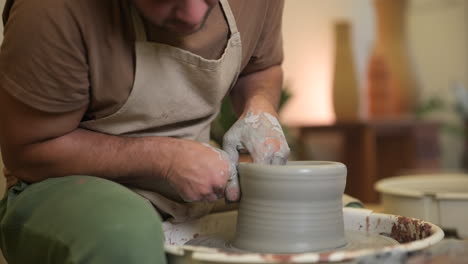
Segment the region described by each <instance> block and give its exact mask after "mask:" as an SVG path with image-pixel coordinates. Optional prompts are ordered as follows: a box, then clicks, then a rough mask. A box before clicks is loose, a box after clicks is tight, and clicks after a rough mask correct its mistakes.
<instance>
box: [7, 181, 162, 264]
mask: <svg viewBox="0 0 468 264" xmlns="http://www.w3.org/2000/svg"><path fill="white" fill-rule="evenodd" d="M9 204H10V205H11V206H10V207H11V208H7V214H6V215H5V216H4V218H3V219H2V231H3V236H4V237H3V239H5V240H6V241H8V240H10V239H13V240H16V242H15V243H11V244H10V243H8V242H6V245H5V249H6V253H7V256H8V258H9V259H12V260H20V259H21V262H20V261H18V262H16V261H15V262H11V263H38V262H37V261H36V262H27V259H24V256H21V255H25V253H26V252H27V251H28V250H27V248H31V247H37V248H41V250H42V251H43V252H44V253H41V252H36V254H37V256H36V257H38V258H41V259H43V258H44V257H48V258H50V257H52V256H56V257H58V258H61V259H60V260H59V262H60V261H63V260H64V259H63V258H65V257H66V258H67V259H68V260H70V261H69V262H63V263H163V262H164V252H163V233H162V228H161V220H160V218H159V215H158V214H157V213H156V211H155V210H154V209H153V208H152V206H151V205H150V204H149V203H148V202H146V201H145V200H144V199H142V198H141V197H139V196H138V195H136V194H134V193H133V192H132V191H130V190H129V189H127V188H125V187H123V186H121V185H119V184H116V183H114V182H110V181H107V180H103V179H99V178H95V177H89V176H70V177H64V178H60V179H50V180H47V181H44V182H42V183H38V184H37V185H36V184H33V185H31V186H29V187H27V188H26V189H25V190H24V191H23V192H22V193H21V194H20V195H19V196H18V197H17V198H16V200H15V201H13V202H11V203H9ZM18 219H21V221H19V222H18ZM7 230H8V231H7ZM5 231H6V232H5ZM13 240H12V241H13ZM8 244H10V245H8ZM23 250H24V252H22V251H23ZM12 253H13V254H12ZM51 253H52V254H51ZM44 254H48V256H44ZM84 260H86V261H84ZM25 261H26V262H25ZM155 261H156V262H155ZM39 262H41V263H50V262H44V261H39ZM54 263H55V262H54Z"/></svg>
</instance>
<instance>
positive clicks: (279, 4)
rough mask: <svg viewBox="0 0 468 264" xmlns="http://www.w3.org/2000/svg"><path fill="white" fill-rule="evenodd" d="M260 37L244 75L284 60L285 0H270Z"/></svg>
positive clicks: (278, 63)
mask: <svg viewBox="0 0 468 264" xmlns="http://www.w3.org/2000/svg"><path fill="white" fill-rule="evenodd" d="M265 2H267V12H266V15H265V18H264V20H263V28H262V32H261V35H260V39H259V40H258V42H257V45H256V46H255V49H254V52H253V54H252V56H251V57H250V59H249V62H248V64H247V65H246V66H245V68H244V69H243V71H242V73H241V74H242V75H245V74H248V73H252V72H256V71H260V70H264V69H266V68H268V67H271V66H274V65H280V64H281V63H282V62H283V37H282V32H281V26H282V15H283V8H284V0H268V1H265Z"/></svg>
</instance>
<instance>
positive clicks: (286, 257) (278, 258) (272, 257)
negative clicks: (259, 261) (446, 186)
mask: <svg viewBox="0 0 468 264" xmlns="http://www.w3.org/2000/svg"><path fill="white" fill-rule="evenodd" d="M293 257H294V254H262V258H263V259H264V260H266V261H273V262H278V263H290V262H291V261H292V258H293Z"/></svg>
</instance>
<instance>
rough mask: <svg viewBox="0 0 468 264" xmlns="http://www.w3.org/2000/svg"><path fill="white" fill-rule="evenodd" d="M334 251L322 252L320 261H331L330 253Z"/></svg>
mask: <svg viewBox="0 0 468 264" xmlns="http://www.w3.org/2000/svg"><path fill="white" fill-rule="evenodd" d="M332 253H333V252H324V253H320V255H319V262H328V261H329V258H330V255H331V254H332Z"/></svg>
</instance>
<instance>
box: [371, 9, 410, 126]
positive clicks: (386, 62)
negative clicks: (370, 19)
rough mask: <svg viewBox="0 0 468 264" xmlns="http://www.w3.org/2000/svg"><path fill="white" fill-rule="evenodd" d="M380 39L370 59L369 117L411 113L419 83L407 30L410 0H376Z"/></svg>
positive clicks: (395, 116) (399, 115)
mask: <svg viewBox="0 0 468 264" xmlns="http://www.w3.org/2000/svg"><path fill="white" fill-rule="evenodd" d="M373 3H374V8H375V14H376V22H377V23H376V24H377V36H376V43H375V46H374V49H373V52H372V55H371V57H370V60H369V65H368V72H367V82H368V84H367V85H368V87H367V90H368V99H369V117H370V118H371V119H389V118H390V119H393V118H401V117H407V116H410V115H411V114H412V113H413V111H414V108H415V107H416V103H417V99H418V90H419V83H418V80H417V76H416V74H415V69H414V65H413V60H412V57H411V54H410V50H409V41H408V37H407V33H406V27H407V26H406V24H407V23H406V17H407V10H408V0H374V1H373Z"/></svg>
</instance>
